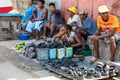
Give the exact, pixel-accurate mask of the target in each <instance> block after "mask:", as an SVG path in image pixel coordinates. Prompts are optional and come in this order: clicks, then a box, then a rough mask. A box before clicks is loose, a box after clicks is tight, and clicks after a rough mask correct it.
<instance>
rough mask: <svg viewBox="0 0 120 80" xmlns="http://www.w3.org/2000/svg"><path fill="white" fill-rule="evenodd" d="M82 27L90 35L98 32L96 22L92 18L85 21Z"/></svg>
mask: <svg viewBox="0 0 120 80" xmlns="http://www.w3.org/2000/svg"><path fill="white" fill-rule="evenodd" d="M82 27H83V28H84V29H86V31H87V33H89V34H90V35H93V34H94V33H95V32H96V30H97V26H96V24H95V22H94V21H93V20H92V19H91V18H90V17H87V18H86V19H85V21H84V22H83V23H82Z"/></svg>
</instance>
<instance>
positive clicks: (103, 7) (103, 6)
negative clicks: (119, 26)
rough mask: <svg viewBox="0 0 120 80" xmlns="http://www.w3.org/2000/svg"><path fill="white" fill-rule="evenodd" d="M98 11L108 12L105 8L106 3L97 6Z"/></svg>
mask: <svg viewBox="0 0 120 80" xmlns="http://www.w3.org/2000/svg"><path fill="white" fill-rule="evenodd" d="M98 12H99V13H104V12H109V9H108V8H107V6H106V5H102V6H100V7H99V8H98Z"/></svg>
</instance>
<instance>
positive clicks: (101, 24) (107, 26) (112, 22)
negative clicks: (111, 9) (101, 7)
mask: <svg viewBox="0 0 120 80" xmlns="http://www.w3.org/2000/svg"><path fill="white" fill-rule="evenodd" d="M97 27H98V28H101V29H102V30H103V31H104V32H106V33H109V32H110V31H111V29H113V28H116V31H115V33H120V29H119V28H120V27H119V21H118V18H117V17H116V16H113V15H109V18H108V21H107V22H105V21H103V20H102V17H101V16H99V17H98V18H97Z"/></svg>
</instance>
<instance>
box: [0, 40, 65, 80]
mask: <svg viewBox="0 0 120 80" xmlns="http://www.w3.org/2000/svg"><path fill="white" fill-rule="evenodd" d="M16 42H20V41H13V42H9V41H8V42H2V43H1V42H0V80H66V79H64V78H60V77H61V76H59V75H56V74H54V73H51V72H49V71H47V70H45V69H44V68H43V67H42V66H41V65H40V64H39V62H38V61H37V60H32V61H30V60H28V59H27V58H25V57H24V56H22V54H21V53H16V51H14V50H12V49H10V48H12V46H14V45H15V43H16ZM8 43H9V44H8Z"/></svg>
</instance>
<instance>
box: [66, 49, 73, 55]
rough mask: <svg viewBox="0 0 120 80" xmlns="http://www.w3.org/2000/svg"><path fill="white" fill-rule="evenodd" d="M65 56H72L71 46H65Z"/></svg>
mask: <svg viewBox="0 0 120 80" xmlns="http://www.w3.org/2000/svg"><path fill="white" fill-rule="evenodd" d="M65 53H66V55H65V57H72V55H73V48H72V47H65Z"/></svg>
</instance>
